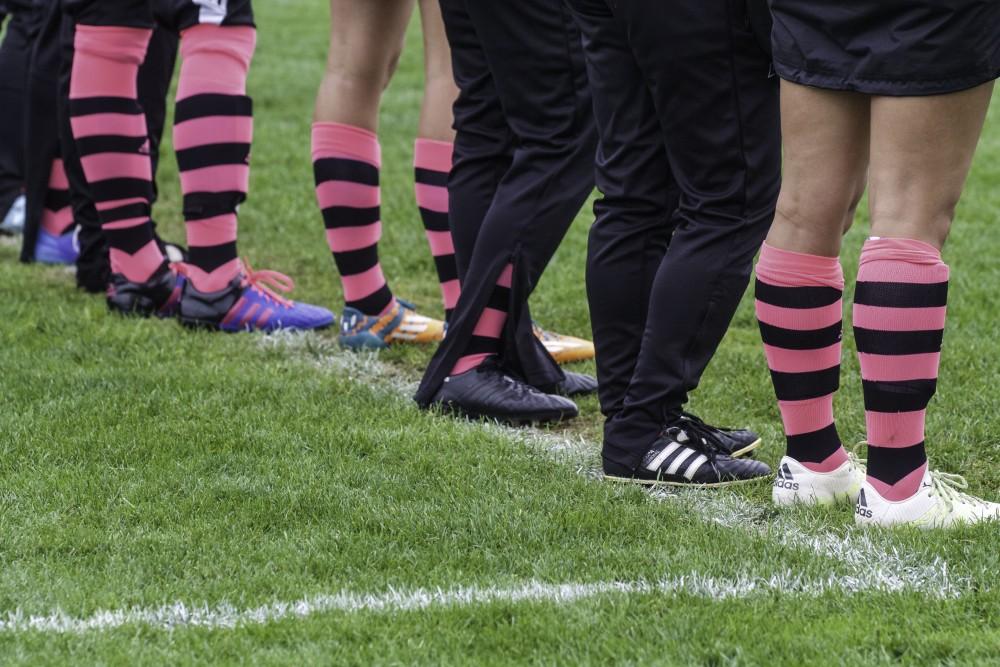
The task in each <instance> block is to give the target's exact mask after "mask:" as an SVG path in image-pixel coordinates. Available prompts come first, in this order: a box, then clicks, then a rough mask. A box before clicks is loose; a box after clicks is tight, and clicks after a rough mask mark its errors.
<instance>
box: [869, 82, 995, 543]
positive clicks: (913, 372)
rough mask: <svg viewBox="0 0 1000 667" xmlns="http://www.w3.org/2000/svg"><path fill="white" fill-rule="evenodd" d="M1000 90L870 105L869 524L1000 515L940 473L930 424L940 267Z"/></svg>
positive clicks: (940, 318) (944, 276) (941, 303)
mask: <svg viewBox="0 0 1000 667" xmlns="http://www.w3.org/2000/svg"><path fill="white" fill-rule="evenodd" d="M992 89H993V84H992V83H988V84H985V85H981V86H978V87H976V88H972V89H970V90H965V91H962V92H959V93H952V94H948V95H936V96H931V97H901V98H890V97H875V98H873V101H872V157H871V177H870V179H871V200H870V201H871V212H872V237H871V238H870V239H869V240H868V241H867V242H866V243H865V247H864V250H863V252H862V254H861V263H860V266H859V269H858V285H857V291H856V293H855V299H854V335H855V340H856V342H857V348H858V357H859V360H860V362H861V378H862V382H863V384H864V393H865V420H866V422H867V427H868V478H867V481H866V482H865V484H864V487H863V490H862V497H861V498H859V499H858V506H857V519H858V521H859V523H871V524H879V525H895V524H912V525H917V526H920V527H945V526H950V525H953V524H956V523H975V522H978V521H983V520H996V519H998V518H1000V504H997V503H993V502H987V501H984V500H980V499H979V498H976V497H974V496H972V495H969V494H967V493H964V491H963V490H964V489H965V488H966V484H965V481H964V480H963V479H962V478H961V477H959V476H957V475H949V474H946V473H941V472H937V471H932V470H931V469H930V467H929V465H928V462H927V455H926V452H925V433H924V424H925V419H926V410H927V407H928V403H929V402H930V400H931V398H932V397H933V395H934V392H935V389H936V386H937V377H938V367H939V363H940V356H941V340H942V336H943V333H944V325H945V308H946V302H947V296H948V279H949V269H948V266H947V265H946V264H945V263H944V262H943V261H942V259H941V247H942V246H943V245H944V242H945V239H946V237H947V235H948V230H949V228H950V226H951V223H952V219H953V217H954V210H955V206H956V204H957V203H958V200H959V198H960V197H961V193H962V188H963V186H964V184H965V179H966V176H967V174H968V172H969V167H970V165H971V162H972V156H973V154H974V152H975V149H976V144H977V143H978V140H979V135H980V133H981V131H982V127H983V122H984V119H985V115H986V109H987V107H988V106H989V102H990V96H991V93H992Z"/></svg>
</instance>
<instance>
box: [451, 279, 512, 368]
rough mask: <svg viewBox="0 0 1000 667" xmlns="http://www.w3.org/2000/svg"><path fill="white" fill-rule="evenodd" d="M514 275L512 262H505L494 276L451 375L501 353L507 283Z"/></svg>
mask: <svg viewBox="0 0 1000 667" xmlns="http://www.w3.org/2000/svg"><path fill="white" fill-rule="evenodd" d="M513 276H514V265H513V264H508V265H507V266H505V267H504V269H503V271H502V272H501V273H500V277H499V278H497V284H496V287H494V288H493V294H492V295H490V301H489V303H488V304H486V308H484V309H483V312H482V314H481V315H480V316H479V321H478V322H476V328H475V329H473V331H472V337H471V338H470V339H469V344H468V345H466V347H465V351H464V352H463V354H462V356H461V357H460V358H459V360H458V361H457V362H456V363H455V366H454V367H453V368H452V369H451V375H458V374H460V373H465V372H466V371H471V370H472V369H474V368H476V367H477V366H479V365H480V364H482V363H483V362H484V361H486V360H487V359H489V358H490V357H492V356H494V355H497V354H499V353H500V339H501V337H502V336H503V328H504V325H505V324H506V323H507V309H508V307H509V306H508V304H509V303H510V286H511V281H512V279H513Z"/></svg>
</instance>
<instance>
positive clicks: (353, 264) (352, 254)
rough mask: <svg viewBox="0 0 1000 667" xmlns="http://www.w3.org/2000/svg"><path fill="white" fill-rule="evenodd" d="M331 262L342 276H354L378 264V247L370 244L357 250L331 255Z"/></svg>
mask: <svg viewBox="0 0 1000 667" xmlns="http://www.w3.org/2000/svg"><path fill="white" fill-rule="evenodd" d="M333 261H334V262H335V263H336V264H337V271H339V272H340V275H342V276H355V275H357V274H359V273H364V272H365V271H368V270H369V269H371V268H372V267H373V266H375V265H376V264H378V245H377V244H374V243H373V244H372V245H370V246H368V247H366V248H361V249H359V250H348V251H346V252H335V253H333Z"/></svg>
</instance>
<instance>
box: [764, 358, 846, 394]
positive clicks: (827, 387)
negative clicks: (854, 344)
mask: <svg viewBox="0 0 1000 667" xmlns="http://www.w3.org/2000/svg"><path fill="white" fill-rule="evenodd" d="M771 381H772V382H773V383H774V393H775V395H776V396H777V397H778V400H779V401H804V400H806V399H810V398H819V397H820V396H827V395H829V394H832V393H833V392H835V391H837V389H838V388H839V387H840V365H839V364H838V365H836V366H833V367H831V368H827V369H825V370H821V371H813V372H810V373H783V372H780V371H771Z"/></svg>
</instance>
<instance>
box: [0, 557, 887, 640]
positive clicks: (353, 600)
mask: <svg viewBox="0 0 1000 667" xmlns="http://www.w3.org/2000/svg"><path fill="white" fill-rule="evenodd" d="M873 589H878V590H885V591H888V592H892V591H895V590H896V589H894V588H891V587H888V588H879V587H878V586H873V585H872V584H871V582H868V581H865V580H858V579H851V578H843V577H829V578H827V579H804V578H802V577H800V576H798V575H796V574H795V573H794V572H791V571H786V572H783V573H781V574H777V575H774V576H772V577H769V578H763V577H752V576H740V577H735V578H714V577H705V576H702V575H700V574H697V573H693V574H690V575H685V576H680V577H673V578H669V579H663V580H660V581H655V582H647V581H602V582H593V583H563V584H551V583H544V582H539V581H527V582H524V583H521V584H516V585H514V586H511V587H475V586H470V587H463V588H451V589H425V588H418V589H413V590H389V591H387V592H384V593H377V594H361V593H352V592H341V593H335V594H332V595H312V596H308V597H304V598H301V599H299V600H295V601H292V602H271V603H268V604H264V605H261V606H258V607H251V608H248V609H237V608H236V607H233V606H232V605H228V604H222V605H217V606H212V607H209V606H207V605H186V604H184V603H182V602H175V603H173V604H169V605H164V606H162V607H156V608H152V609H150V608H142V607H129V608H123V609H109V610H101V611H97V612H95V613H93V614H92V615H90V616H86V617H82V618H80V617H74V616H71V615H68V614H66V613H64V612H62V611H56V612H54V613H52V614H49V615H46V616H31V615H27V614H23V613H20V612H14V613H10V614H7V615H6V617H5V618H3V617H0V633H21V632H42V633H86V632H100V631H107V630H114V629H116V628H120V627H123V626H146V627H151V628H154V629H161V630H172V629H178V628H203V629H208V630H219V629H232V628H237V627H245V626H248V625H262V624H266V623H273V622H276V621H281V620H285V619H301V618H306V617H308V616H312V615H314V614H324V613H346V614H358V613H393V612H406V611H420V610H427V609H435V608H447V607H472V606H482V605H492V604H517V603H550V604H571V603H574V602H578V601H581V600H586V599H589V598H595V597H601V596H610V595H626V596H628V595H659V596H666V597H694V598H702V599H709V600H727V599H734V598H749V597H754V596H766V595H772V594H775V593H779V594H782V595H788V596H800V597H819V596H821V595H824V594H826V593H831V592H840V593H848V594H856V593H867V592H871V591H872V590H873Z"/></svg>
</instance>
